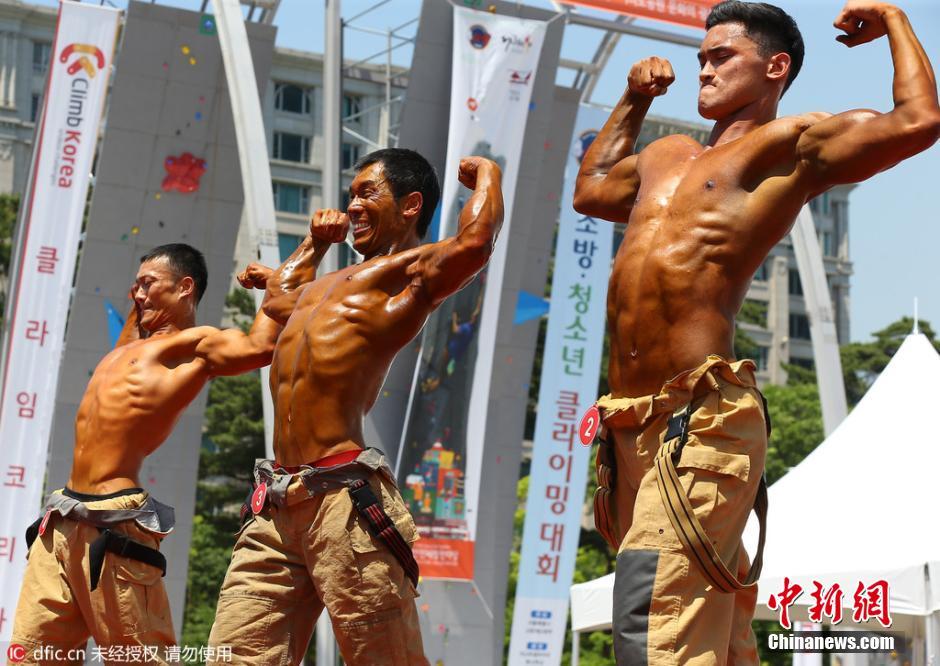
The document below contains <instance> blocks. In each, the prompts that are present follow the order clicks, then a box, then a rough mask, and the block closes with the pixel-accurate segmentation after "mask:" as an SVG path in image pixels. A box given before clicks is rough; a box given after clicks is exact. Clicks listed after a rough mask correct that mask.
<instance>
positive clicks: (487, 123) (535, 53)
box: [397, 7, 545, 580]
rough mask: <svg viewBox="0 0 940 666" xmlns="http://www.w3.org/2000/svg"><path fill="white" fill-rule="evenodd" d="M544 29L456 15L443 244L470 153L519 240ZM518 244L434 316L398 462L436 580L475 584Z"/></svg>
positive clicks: (425, 570)
mask: <svg viewBox="0 0 940 666" xmlns="http://www.w3.org/2000/svg"><path fill="white" fill-rule="evenodd" d="M544 35H545V24H544V23H542V22H540V21H530V20H524V19H518V18H514V17H509V16H500V15H497V14H492V13H489V12H479V11H475V10H472V9H467V8H463V7H455V8H454V52H453V65H452V79H451V81H452V82H451V101H450V128H449V135H448V140H447V162H446V166H445V169H446V176H445V179H444V186H443V193H442V198H441V225H440V236H439V237H440V238H447V237H449V236H453V235H455V234H456V233H457V228H458V216H459V214H460V210H461V208H463V205H464V203H465V202H466V200H467V199H468V197H469V196H470V191H469V190H467V189H466V188H464V187H463V186H462V185H461V184H460V183H459V182H458V180H457V171H458V164H459V163H460V159H461V158H462V157H466V156H468V155H479V156H482V157H486V158H489V159H492V160H493V161H494V162H496V163H497V164H499V166H500V168H501V169H502V172H503V180H502V187H503V196H504V208H505V211H506V218H505V220H504V222H503V227H502V231H501V234H500V235H501V236H502V237H508V236H509V233H510V227H511V223H512V220H511V217H510V215H511V211H512V206H513V200H514V194H515V189H516V178H517V175H518V173H519V156H520V153H521V152H522V139H523V136H524V135H525V126H526V120H527V118H528V114H529V102H530V98H531V96H532V86H533V84H534V81H535V71H536V69H537V68H538V62H539V55H540V53H541V49H542V42H543V41H544ZM507 247H508V243H507V242H506V241H505V240H501V241H500V242H497V244H496V248H495V250H494V252H493V254H492V257H491V258H490V262H489V266H488V268H487V269H486V272H485V274H483V273H481V275H480V276H478V277H477V278H476V279H474V280H473V282H471V283H470V285H468V286H467V287H466V288H464V289H463V290H461V291H460V292H459V293H457V294H455V295H454V296H452V297H451V298H449V299H447V300H446V301H445V302H444V304H443V305H442V306H441V307H440V309H438V310H437V311H436V312H435V313H434V314H433V315H432V316H431V318H430V319H429V320H428V323H427V325H426V326H425V328H424V333H423V336H422V339H421V356H420V358H419V360H418V367H417V368H416V372H415V379H414V382H413V385H412V389H411V400H410V403H409V407H408V415H407V417H406V419H405V428H404V431H403V434H402V441H401V448H400V452H399V456H398V470H397V472H398V479H399V485H400V486H401V487H402V489H403V490H404V496H405V499H406V501H407V502H408V505H409V508H410V509H411V513H412V515H413V516H414V517H415V522H416V523H417V525H418V529H419V531H420V533H421V537H422V538H421V540H420V541H418V542H417V543H416V544H415V551H414V552H415V559H417V560H418V563H419V564H420V566H421V574H422V576H424V577H427V578H449V579H455V580H472V579H473V543H474V540H475V539H474V535H475V532H476V514H477V500H478V495H479V489H480V474H481V472H482V465H483V445H484V435H485V431H486V422H487V408H488V405H489V395H490V379H491V375H492V369H493V353H494V349H495V346H496V329H497V325H498V323H499V322H498V317H499V311H500V298H501V296H502V282H503V271H504V266H505V263H506V251H507Z"/></svg>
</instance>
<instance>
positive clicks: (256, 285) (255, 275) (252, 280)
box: [235, 263, 274, 289]
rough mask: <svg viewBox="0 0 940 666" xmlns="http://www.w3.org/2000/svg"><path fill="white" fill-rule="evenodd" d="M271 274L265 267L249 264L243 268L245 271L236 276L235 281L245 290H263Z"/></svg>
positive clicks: (271, 271)
mask: <svg viewBox="0 0 940 666" xmlns="http://www.w3.org/2000/svg"><path fill="white" fill-rule="evenodd" d="M273 272H274V271H273V270H271V269H270V268H268V267H267V266H263V265H261V264H256V263H251V264H248V265H247V266H246V267H245V270H243V271H242V272H241V273H239V274H238V275H236V276H235V279H236V280H238V284H240V285H241V286H243V287H244V288H245V289H264V288H265V286H266V285H267V284H268V278H269V277H270V276H271V273H273Z"/></svg>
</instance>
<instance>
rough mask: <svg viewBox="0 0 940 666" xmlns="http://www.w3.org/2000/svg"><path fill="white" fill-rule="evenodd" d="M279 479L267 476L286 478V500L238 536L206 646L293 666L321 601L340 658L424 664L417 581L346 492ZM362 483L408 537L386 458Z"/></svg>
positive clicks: (355, 664)
mask: <svg viewBox="0 0 940 666" xmlns="http://www.w3.org/2000/svg"><path fill="white" fill-rule="evenodd" d="M367 453H368V450H367ZM364 455H366V454H364ZM284 476H285V475H284V474H277V475H276V477H275V479H274V481H273V484H274V485H275V486H277V487H282V484H283V483H284V481H287V487H286V492H285V493H283V495H284V497H283V501H282V502H272V501H268V502H267V504H266V506H265V508H264V509H263V510H262V511H261V512H260V513H259V514H258V515H256V516H254V517H253V518H252V519H251V520H249V521H248V522H247V523H246V524H245V525H244V526H243V527H242V530H241V532H240V533H239V536H238V540H237V541H236V543H235V550H234V553H233V555H232V561H231V563H230V565H229V568H228V572H227V573H226V575H225V582H224V583H223V584H222V591H221V593H220V596H219V604H218V610H217V611H216V616H215V623H214V624H213V626H212V631H211V633H210V636H209V645H210V646H211V647H214V648H216V652H217V653H221V651H220V649H221V650H224V651H225V653H228V648H229V647H230V648H231V661H230V662H228V663H232V664H241V665H251V666H254V665H256V664H299V663H300V661H301V659H302V658H303V656H304V652H305V651H306V649H307V645H308V643H309V641H310V637H311V635H312V632H313V627H314V624H315V623H316V621H317V618H318V617H319V615H320V613H321V612H322V611H323V609H324V607H325V608H326V610H327V611H328V613H329V615H330V619H331V621H332V624H333V631H334V633H335V635H336V640H337V643H338V644H339V649H340V652H341V653H342V656H343V660H344V661H345V663H346V664H349V665H350V666H365V665H367V664H368V665H370V666H381V665H389V666H410V665H413V664H421V665H425V664H427V663H428V662H427V659H426V658H425V656H424V649H423V647H422V642H421V631H420V627H419V624H418V613H417V609H416V607H415V601H414V600H415V597H416V596H417V592H416V591H415V587H414V585H412V583H411V581H410V580H409V578H408V577H407V575H406V574H405V571H404V569H403V568H402V565H401V564H400V563H399V562H398V560H397V559H396V558H395V556H394V555H393V554H392V553H391V551H390V550H389V549H388V548H387V547H386V546H385V545H384V544H383V543H382V542H381V541H379V540H378V539H376V538H374V537H373V536H372V535H371V534H370V533H369V531H368V528H367V525H366V522H365V521H364V519H363V518H362V517H361V516H360V515H359V514H358V512H357V511H356V510H355V508H354V507H353V504H352V501H351V499H350V496H349V491H348V490H347V489H346V488H341V489H330V490H326V491H324V492H315V493H314V492H312V491H311V490H309V489H308V488H307V486H306V485H305V484H304V483H303V481H302V479H301V477H300V476H299V475H292V478H290V479H289V480H286V479H284ZM314 478H315V477H314ZM312 485H316V484H312ZM369 485H370V486H371V488H372V490H373V492H374V493H375V495H376V497H377V498H378V500H379V502H380V503H381V504H382V507H383V508H384V510H385V512H386V514H388V516H389V517H390V518H391V520H392V521H393V522H394V524H395V527H396V528H397V529H398V531H399V533H400V534H401V535H402V537H403V538H404V539H405V541H406V542H408V543H409V544H410V543H413V542H414V541H415V540H416V539H417V530H416V528H415V524H414V521H413V520H412V518H411V515H410V514H409V513H408V509H407V507H406V506H405V503H404V501H403V500H402V498H401V495H400V494H399V492H398V488H397V486H396V485H395V483H394V481H393V480H392V477H391V474H390V472H388V471H387V467H385V466H384V463H383V466H382V468H381V469H378V470H376V471H374V472H372V473H371V474H370V475H369Z"/></svg>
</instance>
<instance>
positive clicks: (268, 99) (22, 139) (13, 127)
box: [0, 0, 407, 288]
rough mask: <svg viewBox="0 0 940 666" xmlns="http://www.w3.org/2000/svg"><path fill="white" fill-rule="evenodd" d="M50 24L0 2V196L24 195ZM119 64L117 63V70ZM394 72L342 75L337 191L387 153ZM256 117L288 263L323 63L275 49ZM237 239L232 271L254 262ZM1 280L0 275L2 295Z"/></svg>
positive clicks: (397, 87) (310, 201)
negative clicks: (369, 157) (359, 165)
mask: <svg viewBox="0 0 940 666" xmlns="http://www.w3.org/2000/svg"><path fill="white" fill-rule="evenodd" d="M55 22H56V10H55V9H54V8H52V7H42V6H36V5H30V4H26V3H23V2H19V1H18V0H0V192H14V193H21V194H22V193H23V191H24V190H25V188H26V179H27V171H28V167H29V161H30V157H31V153H32V144H33V134H34V132H35V123H36V120H37V119H38V118H39V115H40V113H41V110H42V93H43V88H44V86H45V83H46V74H47V72H48V68H49V58H50V56H51V51H52V40H53V37H54V32H55ZM120 65H121V63H120V54H118V58H117V60H116V66H117V67H120ZM401 71H402V70H401V69H400V68H397V67H393V68H391V69H390V72H388V73H390V75H391V76H388V75H387V71H386V67H385V66H384V65H373V64H354V65H352V66H347V67H346V69H345V70H344V72H343V74H344V78H343V100H342V116H343V127H344V130H343V139H342V155H341V160H342V166H343V168H344V176H343V181H342V182H343V189H344V191H345V189H346V188H347V186H348V185H349V183H350V181H351V180H352V175H351V169H350V168H351V167H352V165H353V164H354V163H355V162H356V160H358V159H359V158H360V157H361V156H363V155H365V154H366V153H368V152H370V151H372V150H375V149H377V148H382V147H385V146H388V145H393V144H394V137H395V132H396V128H397V125H398V118H399V111H400V109H401V97H402V95H403V92H404V88H405V86H406V85H407V81H406V79H405V78H404V77H403V76H402V73H401ZM262 114H263V117H264V124H265V130H266V135H267V140H268V155H269V156H270V166H271V181H272V182H271V187H272V189H273V193H274V205H275V210H276V212H277V229H278V240H279V245H280V248H281V254H282V256H286V255H287V254H290V252H291V251H293V249H294V248H295V247H296V246H297V244H298V243H299V242H300V240H301V239H302V238H303V237H304V235H305V234H306V231H307V226H308V224H309V219H310V214H311V212H312V211H314V210H316V209H317V208H320V207H321V206H322V201H323V195H322V190H321V187H322V185H321V184H322V182H323V178H322V170H323V56H322V55H321V54H317V53H308V52H304V51H296V50H293V49H286V48H276V50H275V53H274V61H273V64H272V68H271V78H270V81H269V83H268V86H267V88H266V89H265V90H264V91H263V94H262ZM105 122H107V119H105ZM105 127H106V125H105ZM243 226H245V225H243ZM245 231H246V230H243V232H245ZM240 240H241V241H242V242H240V243H239V249H238V251H237V256H236V263H238V264H242V263H245V262H247V261H251V260H253V259H254V258H255V255H254V253H253V251H252V249H251V248H250V247H249V245H248V243H247V240H248V239H247V234H244V233H243V238H240ZM345 255H346V256H345V257H341V261H348V259H349V252H348V250H346V251H345ZM2 280H3V276H0V288H2Z"/></svg>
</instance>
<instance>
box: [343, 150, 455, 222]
mask: <svg viewBox="0 0 940 666" xmlns="http://www.w3.org/2000/svg"><path fill="white" fill-rule="evenodd" d="M376 162H380V163H381V164H382V167H383V170H384V172H385V180H387V181H388V186H389V189H391V190H392V194H393V195H394V196H395V198H396V199H401V198H402V197H403V196H406V195H408V194H411V193H412V192H420V193H421V201H422V203H421V212H420V213H419V215H418V223H417V225H415V230H416V231H417V232H418V237H419V238H424V235H425V234H426V233H427V232H428V227H429V226H430V225H431V218H433V217H434V211H435V209H436V208H437V202H438V201H440V200H441V184H440V181H438V179H437V172H436V171H435V170H434V167H432V166H431V163H430V162H428V161H427V160H426V159H424V157H423V156H422V155H421V154H420V153H417V152H415V151H414V150H408V149H407V148H382V149H381V150H376V151H374V152H371V153H369V154H368V155H365V156H364V157H362V158H360V159H359V161H358V162H356V163H355V164H354V165H353V169H354V170H355V171H356V172H359V171H361V170H363V169H365V168H366V167H367V166H370V165H372V164H375V163H376Z"/></svg>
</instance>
